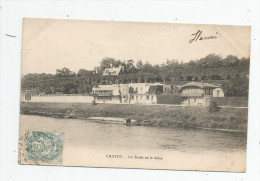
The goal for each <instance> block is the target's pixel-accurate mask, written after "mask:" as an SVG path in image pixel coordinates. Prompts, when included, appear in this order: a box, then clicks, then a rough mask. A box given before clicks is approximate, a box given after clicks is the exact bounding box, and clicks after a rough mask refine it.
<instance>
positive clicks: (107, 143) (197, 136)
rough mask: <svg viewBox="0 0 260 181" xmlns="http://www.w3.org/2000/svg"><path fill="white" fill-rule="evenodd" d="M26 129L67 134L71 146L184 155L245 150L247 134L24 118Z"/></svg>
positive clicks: (23, 124) (22, 123)
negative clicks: (173, 152) (176, 152)
mask: <svg viewBox="0 0 260 181" xmlns="http://www.w3.org/2000/svg"><path fill="white" fill-rule="evenodd" d="M27 128H30V129H35V130H42V131H53V130H55V131H56V132H65V133H66V134H65V136H66V142H67V143H68V144H70V145H71V146H86V147H106V148H115V149H116V148H124V149H129V150H130V149H151V150H152V149H153V150H154V149H157V150H162V149H163V150H168V151H171V150H172V151H175V150H178V151H182V152H201V151H211V150H212V151H224V152H232V151H245V149H246V140H247V139H246V138H247V134H246V133H238V132H222V131H211V130H200V129H187V130H186V129H185V130H183V129H172V128H164V127H145V126H126V125H121V124H107V123H97V122H91V121H87V120H76V119H56V118H48V117H40V116H27V115H22V116H21V131H24V130H26V129H27Z"/></svg>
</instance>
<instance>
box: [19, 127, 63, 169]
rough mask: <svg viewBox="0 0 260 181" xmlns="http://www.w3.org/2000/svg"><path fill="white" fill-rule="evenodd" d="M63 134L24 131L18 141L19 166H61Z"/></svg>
mask: <svg viewBox="0 0 260 181" xmlns="http://www.w3.org/2000/svg"><path fill="white" fill-rule="evenodd" d="M63 136H64V133H52V132H42V131H26V132H25V135H24V136H22V137H20V139H19V160H18V162H19V164H39V165H41V164H43V165H61V164H62V153H63Z"/></svg>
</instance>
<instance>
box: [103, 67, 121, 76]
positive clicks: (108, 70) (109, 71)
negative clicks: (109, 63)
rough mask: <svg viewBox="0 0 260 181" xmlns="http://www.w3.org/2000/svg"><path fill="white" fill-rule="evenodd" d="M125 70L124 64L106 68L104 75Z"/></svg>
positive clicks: (115, 73) (117, 73)
mask: <svg viewBox="0 0 260 181" xmlns="http://www.w3.org/2000/svg"><path fill="white" fill-rule="evenodd" d="M123 72H124V66H119V67H112V68H106V69H105V70H104V72H103V75H119V74H121V73H123Z"/></svg>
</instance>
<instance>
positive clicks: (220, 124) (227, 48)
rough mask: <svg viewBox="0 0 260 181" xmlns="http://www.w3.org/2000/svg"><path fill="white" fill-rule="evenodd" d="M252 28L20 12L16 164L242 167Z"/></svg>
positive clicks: (210, 168)
mask: <svg viewBox="0 0 260 181" xmlns="http://www.w3.org/2000/svg"><path fill="white" fill-rule="evenodd" d="M250 32H251V28H250V27H248V26H228V25H201V24H173V23H145V22H115V21H89V20H61V19H34V18H24V20H23V40H22V75H21V104H20V105H21V109H20V132H19V155H18V157H19V158H18V160H19V163H20V164H37V165H59V166H87V167H113V168H144V169H167V170H202V171H229V172H245V171H246V148H247V124H248V96H249V65H250Z"/></svg>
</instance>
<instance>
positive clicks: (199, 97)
mask: <svg viewBox="0 0 260 181" xmlns="http://www.w3.org/2000/svg"><path fill="white" fill-rule="evenodd" d="M216 88H218V86H215V85H212V84H208V83H203V82H190V83H187V84H185V85H183V86H181V87H180V91H181V97H182V98H183V99H184V101H183V104H184V105H191V106H208V105H209V103H210V101H211V99H212V97H213V90H214V89H216Z"/></svg>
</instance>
